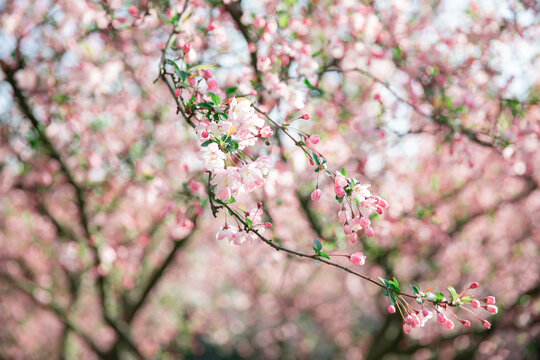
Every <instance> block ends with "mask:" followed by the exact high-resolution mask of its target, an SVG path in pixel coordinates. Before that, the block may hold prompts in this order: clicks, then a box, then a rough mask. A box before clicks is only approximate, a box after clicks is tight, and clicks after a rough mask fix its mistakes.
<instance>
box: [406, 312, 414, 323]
mask: <svg viewBox="0 0 540 360" xmlns="http://www.w3.org/2000/svg"><path fill="white" fill-rule="evenodd" d="M405 323H406V324H409V325H411V324H412V323H413V319H412V316H411V315H410V314H409V315H407V317H406V318H405Z"/></svg>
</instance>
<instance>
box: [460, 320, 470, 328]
mask: <svg viewBox="0 0 540 360" xmlns="http://www.w3.org/2000/svg"><path fill="white" fill-rule="evenodd" d="M461 323H462V324H463V326H465V327H471V322H470V321H469V320H461Z"/></svg>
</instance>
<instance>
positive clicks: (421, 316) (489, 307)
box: [382, 279, 498, 334]
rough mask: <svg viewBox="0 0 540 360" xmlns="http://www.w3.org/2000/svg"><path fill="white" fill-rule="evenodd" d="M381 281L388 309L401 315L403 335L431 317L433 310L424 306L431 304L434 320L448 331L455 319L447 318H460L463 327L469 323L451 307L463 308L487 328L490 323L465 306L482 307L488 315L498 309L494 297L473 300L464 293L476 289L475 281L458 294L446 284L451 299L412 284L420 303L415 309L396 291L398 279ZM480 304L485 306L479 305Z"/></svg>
mask: <svg viewBox="0 0 540 360" xmlns="http://www.w3.org/2000/svg"><path fill="white" fill-rule="evenodd" d="M382 280H384V279H382ZM383 282H384V284H385V286H386V287H387V290H385V291H386V294H387V295H388V297H389V299H390V302H391V305H390V306H389V307H388V312H389V313H391V314H394V313H395V312H396V307H397V309H398V310H399V312H400V314H401V316H402V318H403V331H404V332H405V333H406V334H408V333H410V332H411V330H412V329H413V328H417V327H423V326H424V325H425V324H426V322H427V321H428V320H429V319H431V318H432V317H433V313H432V312H431V311H430V310H428V309H427V307H426V306H431V307H432V308H433V310H434V311H435V312H436V314H437V322H438V323H439V324H440V325H441V326H444V327H446V328H447V329H448V330H452V329H453V328H454V321H452V319H451V318H450V317H452V318H454V319H455V320H457V321H459V322H460V323H461V324H462V325H463V326H465V327H470V326H471V322H470V321H469V320H467V319H462V318H460V317H459V316H458V315H457V314H456V313H455V312H454V311H452V310H451V309H452V308H455V309H463V310H464V311H465V312H467V313H468V314H470V315H472V316H473V317H475V318H476V319H478V320H479V321H480V322H481V323H482V325H483V326H484V327H485V328H487V329H490V328H491V323H490V322H489V321H487V320H486V319H483V318H482V317H480V316H479V315H477V314H476V313H474V312H473V311H472V310H471V309H469V308H468V306H471V307H472V308H474V309H479V308H483V309H485V310H486V311H488V312H489V313H490V314H496V313H497V312H498V308H497V306H495V297H494V296H487V297H483V298H478V299H476V298H473V297H471V296H470V295H465V294H466V292H467V291H468V290H471V289H476V288H477V287H478V286H479V285H478V283H477V282H474V283H472V284H471V285H470V286H469V287H468V288H467V289H465V290H463V291H462V292H461V293H460V294H458V293H457V292H456V290H455V289H454V288H453V287H452V286H449V287H448V290H449V292H450V295H451V298H450V299H447V298H446V297H445V296H444V294H442V293H441V292H437V293H436V294H433V293H432V292H431V291H429V290H426V291H424V292H422V291H421V290H420V287H419V286H418V284H416V283H415V284H411V285H410V286H411V289H412V290H413V292H414V293H415V295H416V299H415V300H416V302H417V303H418V304H420V305H421V306H422V307H421V309H417V308H415V307H414V306H413V305H411V304H409V303H408V302H407V301H406V300H405V298H404V297H403V296H402V295H400V294H399V293H400V289H399V284H397V280H395V279H394V281H388V280H384V281H383ZM482 303H483V304H484V305H482Z"/></svg>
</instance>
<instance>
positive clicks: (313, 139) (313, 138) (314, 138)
mask: <svg viewBox="0 0 540 360" xmlns="http://www.w3.org/2000/svg"><path fill="white" fill-rule="evenodd" d="M319 140H320V137H319V135H311V136H310V137H309V141H311V143H313V144H318V143H319Z"/></svg>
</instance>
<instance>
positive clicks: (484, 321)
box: [482, 320, 491, 329]
mask: <svg viewBox="0 0 540 360" xmlns="http://www.w3.org/2000/svg"><path fill="white" fill-rule="evenodd" d="M482 325H484V327H485V328H486V329H491V323H490V322H489V321H486V320H482Z"/></svg>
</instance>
